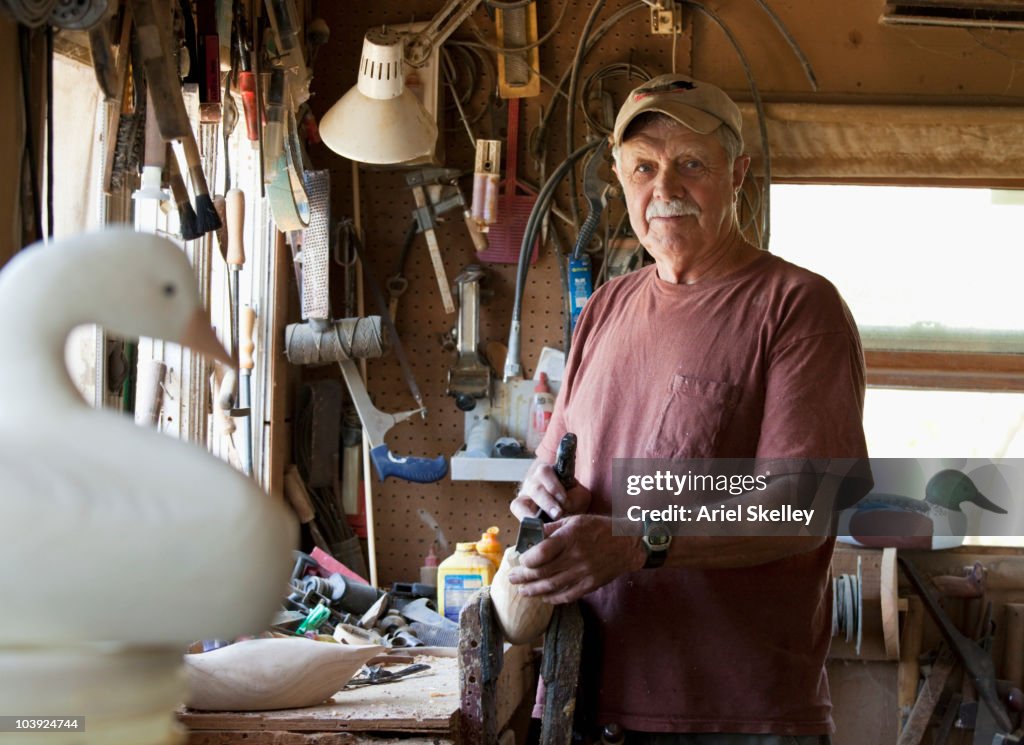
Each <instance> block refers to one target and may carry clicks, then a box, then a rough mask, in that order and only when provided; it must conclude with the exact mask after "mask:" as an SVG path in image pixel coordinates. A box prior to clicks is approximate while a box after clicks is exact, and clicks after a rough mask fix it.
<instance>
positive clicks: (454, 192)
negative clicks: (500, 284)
mask: <svg viewBox="0 0 1024 745" xmlns="http://www.w3.org/2000/svg"><path fill="white" fill-rule="evenodd" d="M460 175H461V173H460V172H459V171H457V170H455V169H454V168H423V169H421V170H418V171H413V172H412V173H410V174H409V175H407V176H406V177H405V183H406V185H407V186H409V188H411V189H412V194H413V197H414V198H415V200H416V210H415V211H414V212H413V217H414V218H415V220H416V222H417V225H418V229H419V232H421V233H423V234H424V235H425V236H426V238H427V248H428V249H429V250H430V261H431V263H432V264H433V266H434V273H435V274H436V275H437V284H438V289H439V290H440V291H441V300H442V302H443V303H444V309H445V312H446V313H454V312H455V301H454V300H453V299H452V294H451V288H450V287H449V283H448V276H447V275H446V274H445V270H444V263H443V261H442V259H441V248H440V246H439V245H438V243H437V234H436V232H435V228H436V227H437V222H438V216H439V215H442V214H444V213H445V212H447V211H448V210H450V209H454V208H459V209H461V210H462V217H463V220H464V222H465V223H466V229H467V230H468V231H469V236H470V238H471V239H472V240H473V245H474V247H475V248H476V250H477V251H478V252H479V251H484V250H486V249H487V239H486V238H485V237H484V235H483V233H481V232H480V228H479V226H478V225H477V223H476V221H475V220H474V219H473V215H472V213H471V212H470V210H469V206H468V205H467V204H466V200H465V198H464V197H463V196H462V190H461V189H459V183H458V178H459V176H460Z"/></svg>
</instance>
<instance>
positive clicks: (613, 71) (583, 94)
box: [580, 62, 651, 135]
mask: <svg viewBox="0 0 1024 745" xmlns="http://www.w3.org/2000/svg"><path fill="white" fill-rule="evenodd" d="M634 76H636V77H637V78H639V79H640V80H641V81H642V82H646V81H648V80H650V79H651V75H650V73H648V72H647V71H646V70H644V69H643V68H642V67H638V66H637V65H634V64H632V63H630V62H613V63H612V64H610V65H605V66H604V67H601V68H599V69H597V70H595V71H594V72H592V73H590V75H588V76H587V77H586V79H585V80H584V81H583V85H582V86H581V87H580V98H581V99H582V103H583V106H582V110H583V118H584V119H585V120H586V122H587V124H589V125H590V127H591V128H592V129H593V130H594V131H595V132H599V133H600V134H602V135H608V134H611V130H610V129H609V128H608V127H606V126H604V125H603V124H602V123H600V122H598V121H597V120H596V119H594V117H593V116H591V114H590V110H589V109H588V108H587V106H586V102H587V101H589V100H590V89H591V87H592V86H593V85H594V84H595V83H601V82H604V81H605V80H607V79H609V78H616V77H624V78H626V79H627V80H628V79H630V78H632V77H634Z"/></svg>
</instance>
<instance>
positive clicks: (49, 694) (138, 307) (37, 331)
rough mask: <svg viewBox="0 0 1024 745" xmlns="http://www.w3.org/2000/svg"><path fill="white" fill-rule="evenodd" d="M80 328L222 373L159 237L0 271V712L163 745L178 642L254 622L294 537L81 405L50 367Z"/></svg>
mask: <svg viewBox="0 0 1024 745" xmlns="http://www.w3.org/2000/svg"><path fill="white" fill-rule="evenodd" d="M84 323H97V324H99V325H101V326H102V327H104V328H105V329H108V330H109V331H112V332H114V333H117V334H119V335H122V336H125V337H138V336H148V337H154V338H160V339H164V340H167V341H172V342H178V343H181V344H182V345H187V346H189V347H190V348H192V349H193V350H196V351H199V352H201V353H204V354H206V355H209V356H212V357H214V358H217V359H220V360H222V361H225V362H228V363H229V364H230V357H229V355H228V354H227V353H226V352H225V351H224V348H223V347H222V346H221V345H220V344H219V342H218V341H217V338H216V336H215V335H214V333H213V331H212V329H211V328H210V325H209V321H208V320H207V318H206V315H205V312H204V311H203V307H202V303H201V301H200V297H199V291H198V289H197V282H196V277H195V274H194V273H193V271H192V268H191V266H190V265H189V262H188V259H187V258H186V256H185V255H184V253H183V252H182V251H181V250H180V249H179V248H178V246H176V245H175V244H174V243H172V242H171V241H169V240H167V239H165V238H162V237H158V236H155V235H150V234H144V233H137V232H134V231H132V230H130V229H124V228H121V229H109V230H104V231H101V232H95V233H90V234H85V235H80V236H75V237H71V238H67V239H62V240H58V241H56V242H55V243H53V244H51V245H45V246H44V245H40V244H36V245H35V246H32V247H29V248H27V249H25V250H24V251H22V252H21V253H19V254H17V255H16V256H15V257H14V258H13V259H12V260H11V261H10V262H9V263H8V265H7V266H5V267H4V269H3V271H2V272H0V349H2V350H3V353H2V355H0V484H2V487H0V489H2V498H0V566H2V567H3V569H2V570H0V701H2V702H4V705H5V710H6V711H8V712H11V713H15V712H23V713H25V714H33V713H34V714H41V713H49V714H54V713H58V712H59V713H62V714H67V715H70V714H75V715H82V714H84V715H85V716H86V718H87V728H86V731H85V732H75V733H70V734H69V738H70V739H68V740H66V742H75V743H104V745H113V744H115V743H126V745H127V744H128V743H130V744H131V745H153V744H157V743H159V744H161V745H162V744H163V743H177V742H181V741H182V739H181V738H182V733H181V732H180V729H179V728H178V727H177V725H176V724H175V721H174V715H173V713H174V709H175V708H176V706H177V705H179V704H180V703H181V702H182V701H184V700H185V697H186V694H185V689H184V675H183V672H182V670H183V659H182V656H183V653H184V650H185V648H186V646H187V645H188V644H189V643H190V642H191V641H193V640H196V639H209V638H235V637H237V636H241V635H245V634H252V633H256V632H258V631H260V630H262V629H264V628H266V626H267V625H268V624H269V622H270V619H271V617H272V615H273V612H274V610H275V609H276V608H278V607H279V603H280V598H281V595H282V592H283V588H284V587H285V586H286V583H287V579H288V576H289V572H290V568H291V563H292V559H291V549H292V548H293V547H294V545H295V543H296V540H297V526H296V522H295V520H294V518H293V517H292V515H291V513H290V511H289V510H288V509H287V508H286V507H285V506H284V504H283V503H282V501H281V500H279V499H275V498H272V497H271V496H269V495H267V494H266V493H264V492H263V491H262V490H261V489H260V488H258V487H257V485H256V484H255V483H254V482H253V481H252V480H251V479H248V478H246V477H245V476H243V475H242V474H241V473H239V472H238V471H236V470H234V469H233V468H231V467H230V466H228V465H227V464H226V463H224V462H222V461H220V460H219V459H217V458H215V457H214V456H212V455H211V454H210V453H208V452H206V451H205V450H203V449H202V448H200V447H197V446H196V445H194V444H192V443H188V442H182V441H178V440H175V439H173V438H171V437H168V436H166V435H162V434H160V433H158V432H156V431H155V430H151V429H146V428H142V427H138V426H136V425H135V424H134V423H133V422H132V420H131V419H130V418H129V417H126V416H124V415H123V414H119V413H115V412H112V411H103V410H96V409H93V408H91V407H90V406H88V405H87V404H86V403H85V402H84V401H83V400H82V397H81V396H80V395H79V393H78V391H77V390H76V389H75V387H74V385H73V384H72V382H71V380H70V378H69V376H68V373H67V369H66V367H65V363H64V346H65V341H66V339H67V336H68V333H69V332H70V331H71V330H72V329H73V328H74V327H76V326H78V325H81V324H84ZM4 737H5V736H4V735H3V734H0V743H3V742H6V740H5V739H4ZM14 737H15V738H17V737H18V735H14ZM48 741H52V742H64V741H65V740H61V739H60V737H59V736H58V737H57V739H55V740H48ZM12 742H13V740H12Z"/></svg>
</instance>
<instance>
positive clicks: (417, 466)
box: [285, 316, 448, 484]
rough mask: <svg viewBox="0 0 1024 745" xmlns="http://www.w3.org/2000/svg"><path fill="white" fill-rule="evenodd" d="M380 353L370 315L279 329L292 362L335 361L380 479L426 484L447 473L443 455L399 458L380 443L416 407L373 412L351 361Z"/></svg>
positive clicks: (377, 332)
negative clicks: (392, 412) (395, 412)
mask: <svg viewBox="0 0 1024 745" xmlns="http://www.w3.org/2000/svg"><path fill="white" fill-rule="evenodd" d="M383 353H384V345H383V343H382V340H381V332H380V318H379V317H376V316H370V317H367V318H344V319H341V320H336V321H333V322H323V321H319V322H318V321H310V322H309V323H293V324H289V325H288V326H287V327H286V328H285V355H286V356H287V358H288V361H289V362H291V363H292V364H293V365H306V364H323V363H325V362H337V363H338V364H339V365H340V366H341V371H342V374H343V376H344V378H345V383H346V384H347V385H348V389H349V395H350V396H351V398H352V402H353V404H354V405H355V408H356V412H357V413H358V414H359V419H360V420H362V423H363V428H364V430H365V431H366V437H367V439H368V444H369V446H370V457H371V459H372V460H373V463H374V466H375V467H376V468H377V475H378V476H379V477H380V479H381V481H383V480H384V479H386V478H387V477H388V476H397V477H398V478H401V479H405V480H406V481H416V482H418V483H424V484H426V483H432V482H434V481H437V480H438V479H440V478H442V477H443V476H444V475H445V474H446V473H447V472H448V464H447V462H446V460H445V458H444V457H443V456H439V457H437V458H435V459H433V460H431V459H429V458H400V457H398V456H395V455H393V454H392V453H391V452H390V450H388V446H387V443H386V442H385V441H384V435H385V434H386V433H387V431H388V430H389V429H391V427H392V426H394V425H395V424H396V423H397V422H401V421H404V420H405V419H408V418H410V417H411V416H412V415H414V414H419V413H421V411H422V410H421V409H413V410H412V411H406V412H403V413H400V414H386V413H384V412H382V411H378V410H377V409H376V408H374V406H373V404H372V403H371V402H370V396H369V394H368V393H367V392H366V386H365V385H364V384H363V381H362V378H361V377H360V376H359V370H358V369H357V368H356V364H355V362H353V359H358V358H366V357H380V356H381V355H382V354H383Z"/></svg>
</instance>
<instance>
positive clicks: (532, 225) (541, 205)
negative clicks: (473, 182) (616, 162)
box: [505, 139, 603, 380]
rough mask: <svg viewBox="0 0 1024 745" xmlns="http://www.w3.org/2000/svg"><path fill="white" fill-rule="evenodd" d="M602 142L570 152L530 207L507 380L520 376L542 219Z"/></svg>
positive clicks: (509, 352) (520, 266)
mask: <svg viewBox="0 0 1024 745" xmlns="http://www.w3.org/2000/svg"><path fill="white" fill-rule="evenodd" d="M602 144H603V140H600V139H597V140H593V141H592V142H588V143H587V144H586V145H583V146H582V147H580V148H578V149H577V150H575V151H573V152H572V153H570V154H569V156H568V157H566V159H565V160H564V161H563V162H562V163H561V164H559V166H558V168H556V169H555V171H554V173H552V174H551V176H550V177H549V178H548V180H547V181H546V182H545V183H544V186H543V187H542V188H541V190H540V193H539V194H538V195H537V201H536V202H535V203H534V205H533V209H532V210H530V217H529V219H527V221H526V228H525V229H524V231H523V241H522V243H521V244H520V248H519V265H518V267H517V269H516V288H515V299H514V300H513V303H512V325H511V328H510V329H509V340H508V356H507V357H506V363H505V378H506V380H507V379H508V377H509V375H510V372H513V371H514V372H515V374H517V375H518V374H520V370H521V368H522V364H521V362H520V361H519V349H520V344H519V328H520V326H521V325H522V318H523V293H524V290H525V288H526V275H527V274H528V273H529V271H530V254H531V253H533V243H534V241H536V240H537V231H538V230H539V229H540V225H541V223H542V222H543V217H542V215H544V213H546V212H547V209H548V204H549V203H550V202H551V200H552V198H553V197H554V194H555V190H556V189H557V188H558V186H559V184H560V183H561V182H562V179H563V178H565V176H566V174H567V173H569V172H571V171H572V169H573V167H574V166H575V165H576V161H578V160H579V159H580V158H582V157H584V156H585V155H586V154H587V153H589V152H590V151H591V150H593V149H595V148H596V147H598V146H599V145H602ZM515 368H518V369H515Z"/></svg>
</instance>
